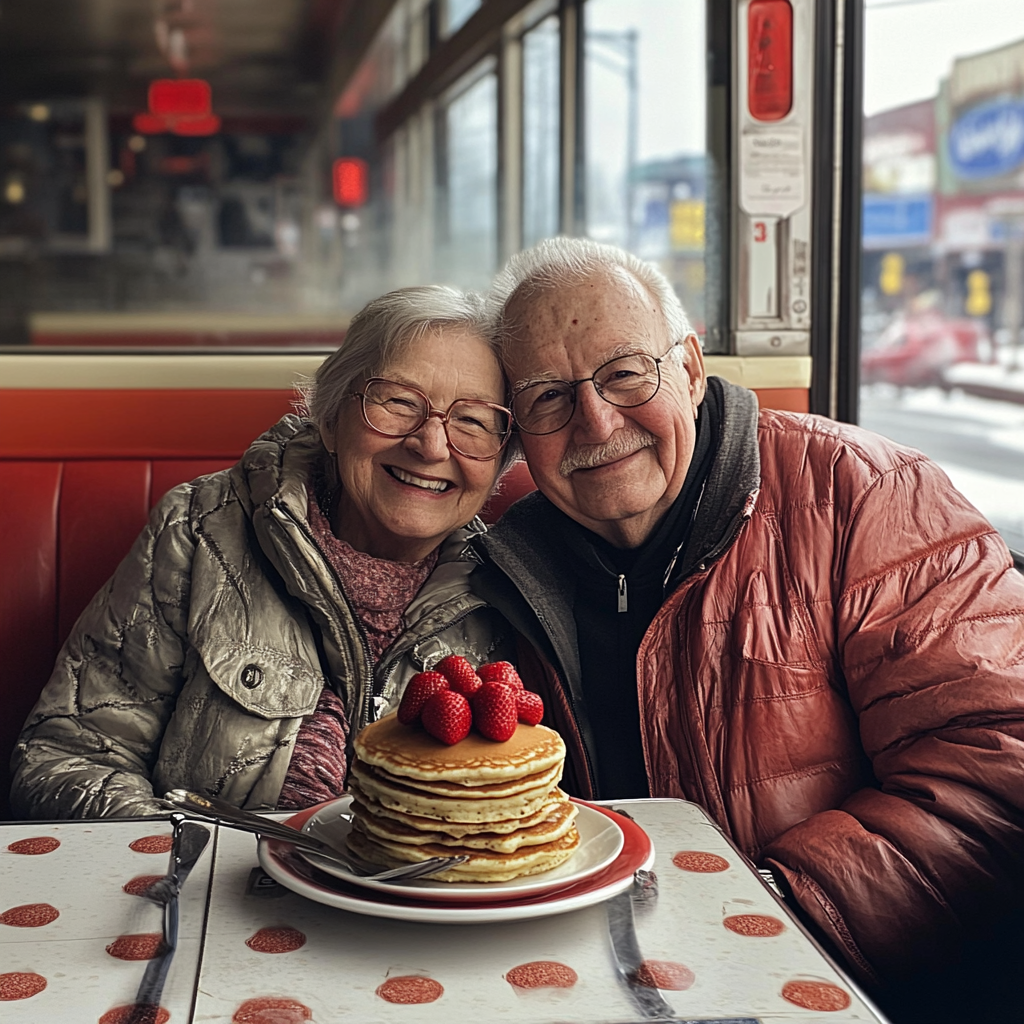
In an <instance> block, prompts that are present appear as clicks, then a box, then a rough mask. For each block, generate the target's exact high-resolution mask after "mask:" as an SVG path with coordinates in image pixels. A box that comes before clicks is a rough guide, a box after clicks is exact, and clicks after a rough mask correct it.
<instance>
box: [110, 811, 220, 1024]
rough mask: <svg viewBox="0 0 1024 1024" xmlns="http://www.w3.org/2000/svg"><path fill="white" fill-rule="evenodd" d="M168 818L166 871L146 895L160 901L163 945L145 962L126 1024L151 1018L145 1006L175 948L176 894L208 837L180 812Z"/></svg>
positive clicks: (154, 1002)
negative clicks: (170, 826)
mask: <svg viewBox="0 0 1024 1024" xmlns="http://www.w3.org/2000/svg"><path fill="white" fill-rule="evenodd" d="M171 821H172V822H173V824H174V839H173V842H172V844H171V859H170V864H169V865H168V868H167V874H166V875H164V877H163V878H161V879H160V880H159V881H158V882H154V883H153V885H151V886H150V888H149V890H148V891H147V892H146V898H147V899H150V900H153V901H154V902H156V903H161V904H163V908H164V920H163V946H162V947H161V950H160V954H159V956H156V957H154V958H153V959H152V960H150V961H149V963H148V964H147V965H146V972H145V974H143V976H142V982H141V983H140V985H139V991H138V995H136V997H135V1007H134V1008H133V1009H134V1013H133V1015H132V1016H131V1017H130V1018H129V1021H128V1024H134V1022H135V1018H136V1017H138V1024H142V1022H143V1021H148V1020H149V1019H150V1018H149V1016H147V1015H146V1008H147V1007H157V1006H159V1005H160V997H161V995H162V994H163V990H164V983H165V982H166V981H167V972H168V971H169V970H170V966H171V960H172V959H173V958H174V951H175V950H176V949H177V948H178V895H179V893H180V892H181V887H182V886H183V885H184V884H185V879H187V878H188V876H189V873H190V872H191V871H192V868H194V867H195V865H196V862H197V861H198V860H199V858H200V857H201V856H202V855H203V851H204V850H205V849H206V846H207V843H209V841H210V830H209V829H208V828H207V827H206V826H205V825H200V824H199V823H198V822H196V821H188V820H186V818H185V815H183V814H172V815H171Z"/></svg>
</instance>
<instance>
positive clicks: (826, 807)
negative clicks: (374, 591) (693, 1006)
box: [521, 412, 1024, 979]
mask: <svg viewBox="0 0 1024 1024" xmlns="http://www.w3.org/2000/svg"><path fill="white" fill-rule="evenodd" d="M758 448H759V450H760V475H761V490H760V494H759V495H758V497H757V501H756V503H751V504H752V505H753V507H752V509H750V510H749V516H750V517H749V521H748V522H747V523H746V524H745V525H744V526H743V527H742V528H741V529H740V530H739V531H738V533H737V534H736V535H735V537H734V539H733V540H732V543H731V544H730V546H729V547H728V548H727V549H726V550H725V551H724V553H722V554H721V556H720V557H718V558H717V560H715V561H711V560H708V562H707V564H706V565H702V566H700V567H699V568H698V571H696V572H694V573H693V574H691V575H689V576H688V577H687V578H686V579H685V580H683V582H682V583H681V584H680V585H679V586H678V587H677V588H676V589H675V590H674V591H673V593H672V594H671V595H670V596H669V598H668V599H667V601H666V603H665V604H664V605H663V606H662V608H661V610H660V611H659V613H658V615H657V616H656V618H655V620H654V621H653V623H652V624H651V626H650V628H649V630H648V632H647V634H646V636H645V637H644V640H643V643H642V645H641V648H640V651H639V655H638V662H637V665H638V673H637V674H638V688H639V700H640V707H641V709H643V710H642V714H641V719H642V731H643V742H644V749H645V755H646V759H647V768H648V776H649V780H650V788H651V795H652V796H659V797H681V798H684V799H688V800H693V801H696V802H697V803H699V804H700V805H702V806H703V807H704V808H706V809H707V810H708V812H709V813H710V814H711V815H712V816H713V817H714V818H715V819H716V820H717V821H718V822H719V824H720V825H721V826H722V827H723V828H724V829H725V830H726V831H727V832H728V833H729V834H730V835H731V836H732V837H733V839H734V840H735V842H736V843H737V844H738V845H739V847H740V848H741V849H742V850H743V851H744V852H745V853H746V854H747V855H748V856H749V857H750V858H751V859H752V860H754V861H755V862H758V863H761V864H763V865H765V866H768V867H770V868H772V869H773V870H774V871H775V872H776V873H777V874H778V875H781V876H782V877H783V878H784V879H785V881H786V882H787V883H788V885H789V887H790V889H791V891H792V894H793V896H794V897H795V898H796V900H797V901H798V902H799V904H800V906H801V908H802V909H803V910H804V912H806V914H807V915H809V916H810V917H811V918H812V919H813V920H814V921H815V922H816V923H817V924H818V926H819V927H820V928H821V929H822V931H823V932H824V933H825V934H826V935H828V936H829V937H831V939H832V940H833V941H834V943H835V945H836V946H837V947H838V948H839V949H840V950H842V951H843V952H845V954H846V955H847V957H848V958H849V960H850V962H851V964H852V965H855V966H856V967H859V968H860V969H861V973H862V976H863V977H865V978H867V979H872V978H877V977H878V975H884V976H885V977H887V978H889V979H893V978H897V977H900V976H901V975H904V974H906V973H909V972H910V971H912V970H914V969H916V968H917V967H919V966H920V965H921V964H923V963H928V962H929V960H930V959H931V958H932V956H933V955H936V956H938V957H940V958H941V956H942V955H948V954H949V953H950V951H951V950H952V949H953V948H955V946H956V942H957V939H958V937H959V936H960V935H961V934H962V933H963V932H964V930H965V929H970V928H971V927H972V926H977V925H978V924H979V923H981V922H984V920H985V919H986V918H987V917H988V916H989V915H991V914H992V913H993V912H994V910H995V909H997V908H999V907H1001V906H1003V905H1005V903H1006V901H1007V900H1009V899H1012V898H1018V897H1019V895H1020V892H1021V877H1022V875H1024V577H1022V576H1021V575H1020V574H1019V573H1017V572H1016V571H1015V570H1014V569H1013V565H1012V562H1011V559H1010V556H1009V553H1008V552H1007V549H1006V546H1005V545H1004V544H1003V542H1002V540H1001V539H1000V537H999V536H998V534H997V533H996V532H995V531H994V530H993V528H992V527H991V526H990V525H989V524H988V523H987V522H986V521H985V520H984V519H983V518H982V516H981V515H980V514H979V513H978V512H977V511H976V510H975V509H974V508H973V507H972V506H971V505H970V504H969V503H968V502H967V501H966V500H965V499H964V498H963V497H962V496H961V495H960V494H958V493H957V492H956V491H955V490H954V489H953V488H952V487H951V486H950V484H949V481H948V480H947V478H946V477H945V475H944V474H943V473H942V472H941V471H940V470H939V469H938V467H937V466H935V465H934V464H933V463H931V462H929V461H928V460H927V459H926V458H925V457H924V456H923V455H921V454H920V453H919V452H916V451H913V450H911V449H906V448H900V447H897V446H895V445H893V444H891V443H890V442H887V441H885V440H884V439H882V438H880V437H877V436H875V435H872V434H870V433H868V432H866V431H862V430H858V429H857V428H851V427H846V426H843V425H840V424H836V423H832V422H830V421H827V420H818V419H815V418H812V417H800V416H794V415H789V414H785V413H774V412H761V413H760V417H759V425H758ZM524 658H525V661H526V664H524V665H522V666H521V668H522V669H523V670H524V671H525V672H526V673H528V674H532V673H534V672H536V670H538V669H541V670H542V671H541V676H542V677H546V683H544V684H542V686H541V687H539V688H542V690H543V691H544V692H545V696H546V697H547V698H548V700H549V711H550V713H551V718H552V722H551V724H552V725H554V726H555V727H556V728H558V729H559V730H560V731H562V733H563V735H565V737H566V740H567V744H568V746H569V749H570V754H571V756H572V757H573V758H574V766H573V772H572V775H573V778H574V779H575V780H576V781H577V783H579V782H580V781H583V783H584V784H583V785H582V787H580V788H583V789H585V788H586V785H585V780H586V777H587V771H586V767H585V764H582V763H581V761H582V760H585V753H584V747H585V745H584V743H583V742H582V738H581V736H580V732H579V730H578V729H577V728H576V725H575V719H574V716H573V714H572V711H571V701H570V699H569V698H568V697H567V696H566V693H565V688H564V686H560V685H559V684H558V681H557V677H556V675H555V673H554V671H553V670H552V669H551V667H550V666H549V665H543V666H542V665H540V664H538V661H537V659H536V656H535V655H534V656H532V657H531V656H530V655H528V654H525V652H524ZM531 661H532V662H533V664H532V666H531V664H529V662H531ZM533 678H537V677H536V675H534V676H533Z"/></svg>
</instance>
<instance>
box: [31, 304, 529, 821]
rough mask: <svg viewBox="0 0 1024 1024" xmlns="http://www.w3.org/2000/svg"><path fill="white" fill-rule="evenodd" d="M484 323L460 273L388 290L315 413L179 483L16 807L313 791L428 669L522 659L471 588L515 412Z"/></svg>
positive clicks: (68, 678)
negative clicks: (511, 655)
mask: <svg viewBox="0 0 1024 1024" xmlns="http://www.w3.org/2000/svg"><path fill="white" fill-rule="evenodd" d="M484 329H485V321H484V316H483V304H482V300H480V299H479V298H478V297H477V296H472V295H463V294H461V293H459V292H456V291H454V290H453V289H449V288H442V287H426V288H411V289H403V290H400V291H396V292H391V293H390V294H388V295H385V296H383V297H382V298H379V299H376V300H375V301H373V302H371V303H370V304H369V305H368V306H367V307H366V308H365V309H363V310H362V311H361V312H360V313H359V314H358V315H357V316H356V317H355V318H354V319H353V321H352V324H351V327H350V329H349V332H348V335H347V336H346V338H345V342H344V344H343V345H342V346H341V348H339V349H338V351H337V352H335V353H334V354H333V355H332V356H331V357H330V358H329V359H327V360H326V362H325V363H324V364H323V365H322V366H321V368H320V369H319V371H318V372H317V374H316V377H315V379H314V381H313V382H312V383H311V385H310V386H309V388H308V389H307V394H306V410H305V412H306V415H305V416H303V417H299V416H294V415H289V416H285V417H284V419H282V420H281V421H280V422H279V423H278V424H276V425H275V426H274V427H272V428H271V429H270V430H269V431H268V432H267V433H265V434H264V435H263V436H262V437H260V438H258V439H257V440H256V441H255V442H253V444H252V446H251V447H250V448H249V450H248V451H247V452H246V453H245V454H244V455H243V456H242V459H241V460H240V461H239V462H238V464H237V465H235V466H234V467H232V468H231V469H230V470H224V471H223V472H220V473H214V474H212V475H210V476H206V477H201V478H199V479H198V480H194V481H192V482H191V483H189V484H183V485H181V486H179V487H176V488H174V489H173V490H172V491H170V492H169V493H168V494H167V495H166V496H165V497H164V499H163V500H162V501H161V502H160V504H159V505H158V506H157V507H156V509H154V511H153V514H152V516H151V518H150V522H149V525H148V526H147V527H146V529H145V530H144V531H143V533H142V535H141V536H140V537H139V538H138V540H137V541H136V542H135V545H134V547H133V548H132V550H131V552H130V553H129V555H128V556H127V558H125V560H124V561H123V562H122V563H121V565H120V566H119V568H118V569H117V571H116V572H115V574H114V576H113V577H112V578H111V580H110V581H109V582H108V583H107V585H106V586H105V587H104V588H103V590H102V591H101V592H100V593H99V594H97V595H96V597H95V598H94V599H93V601H92V603H91V604H90V605H89V607H88V608H87V609H86V611H85V612H84V613H83V615H82V617H81V618H80V619H79V621H78V623H77V624H76V626H75V628H74V630H73V631H72V634H71V636H70V637H69V638H68V641H67V643H66V644H65V646H64V649H63V650H62V651H61V654H60V657H59V658H58V661H57V666H56V668H55V670H54V673H53V676H52V677H51V679H50V681H49V683H48V684H47V686H46V689H45V690H44V692H43V694H42V696H41V698H40V700H39V702H38V704H37V705H36V707H35V708H34V709H33V711H32V714H31V715H30V717H29V719H28V722H27V723H26V726H25V729H24V731H23V732H22V734H21V738H20V741H19V743H18V746H17V749H16V752H15V756H14V767H15V770H16V775H15V782H14V786H13V790H12V804H13V806H14V808H15V812H16V814H19V815H22V816H25V817H48V818H65V817H99V816H106V815H140V814H151V813H154V812H158V811H161V810H163V809H164V805H163V804H162V803H161V801H160V800H159V797H160V796H161V795H162V794H163V793H165V792H167V791H168V790H170V789H173V788H178V787H184V788H187V789H191V790H196V791H198V792H201V793H205V794H208V795H214V796H219V797H221V798H222V799H225V800H228V801H230V802H232V803H234V804H235V805H237V806H242V807H247V808H255V809H259V808H275V807H276V808H297V807H305V806H309V805H311V804H314V803H317V802H319V801H321V800H325V799H329V798H331V797H333V796H336V795H337V794H339V793H340V792H341V791H342V789H343V787H344V781H345V772H346V763H347V757H346V754H347V741H348V739H349V737H350V736H351V735H352V733H353V732H354V731H355V730H357V729H359V728H360V727H362V726H363V725H365V724H366V723H367V722H369V721H372V720H373V719H375V718H376V717H378V716H379V715H380V713H381V711H382V710H384V709H385V708H387V707H389V706H390V705H392V704H394V703H395V702H396V701H397V699H398V698H399V697H400V696H401V693H402V690H403V689H404V686H405V683H406V682H407V681H408V679H409V677H410V676H411V675H412V674H413V673H415V672H417V671H420V670H421V669H422V668H423V667H425V666H430V665H433V664H434V663H436V662H437V661H438V660H439V659H440V658H441V657H443V656H444V655H446V654H449V653H458V654H464V655H466V656H467V657H468V658H470V659H471V660H472V661H474V662H480V661H485V660H489V659H493V658H498V657H502V656H504V653H505V652H504V651H503V650H502V644H503V633H502V620H500V619H499V618H498V617H497V616H496V615H495V613H493V612H491V611H490V609H488V608H486V607H484V606H483V604H482V602H481V601H480V600H479V599H477V598H474V597H473V596H472V595H471V594H470V592H469V588H468V585H467V577H468V574H469V571H470V569H471V568H472V566H473V564H474V563H473V562H471V561H470V560H469V558H468V556H467V554H466V548H467V543H468V540H469V539H470V538H471V537H472V536H474V535H475V534H477V533H479V532H481V531H482V530H483V525H482V523H481V522H480V521H479V519H477V518H476V516H477V513H478V512H479V511H480V510H481V508H482V507H483V505H484V502H485V501H486V500H487V498H488V496H489V495H490V494H491V492H492V490H493V489H494V486H495V483H496V481H497V479H498V476H499V474H500V472H501V470H502V468H503V464H504V462H506V461H507V460H508V456H507V455H505V454H503V452H505V451H506V450H507V447H506V445H507V441H508V437H509V430H510V414H509V412H508V410H507V409H506V408H505V407H504V405H503V403H504V401H505V384H504V380H503V378H502V374H501V371H500V369H499V366H498V362H497V360H496V358H495V356H494V353H493V351H492V349H491V346H490V344H489V343H488V342H487V341H486V340H485V334H484ZM510 640H511V638H509V642H510Z"/></svg>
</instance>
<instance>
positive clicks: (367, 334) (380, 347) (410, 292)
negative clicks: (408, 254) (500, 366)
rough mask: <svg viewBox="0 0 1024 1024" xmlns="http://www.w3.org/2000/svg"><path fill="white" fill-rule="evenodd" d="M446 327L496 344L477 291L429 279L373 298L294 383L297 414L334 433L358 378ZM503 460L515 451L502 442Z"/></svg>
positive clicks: (369, 374)
mask: <svg viewBox="0 0 1024 1024" xmlns="http://www.w3.org/2000/svg"><path fill="white" fill-rule="evenodd" d="M448 328H462V329H464V330H466V331H468V332H470V333H472V334H476V335H479V336H480V338H481V339H483V340H484V341H486V342H488V343H489V344H490V345H491V346H492V348H496V344H495V342H494V340H493V331H492V330H491V323H490V318H489V316H488V313H487V308H486V304H485V302H484V299H483V297H482V296H480V295H478V294H476V292H461V291H459V290H458V289H455V288H449V287H448V286H446V285H436V284H431V285H420V286H417V287H412V288H398V289H396V290H395V291H391V292H388V293H387V294H385V295H381V296H380V297H379V298H376V299H373V300H372V301H371V302H368V303H367V304H366V305H365V306H364V307H363V308H362V309H361V310H360V311H359V312H358V313H356V315H355V316H354V317H353V318H352V322H351V323H350V324H349V327H348V331H347V332H346V333H345V339H344V341H343V342H342V343H341V345H340V346H339V347H338V348H337V349H336V350H335V351H334V352H333V353H332V354H331V355H330V356H328V357H327V359H325V360H324V362H323V363H321V364H320V366H319V367H318V369H317V371H316V373H315V374H314V375H313V376H312V377H306V378H303V379H302V380H300V381H298V382H297V384H296V388H297V390H298V391H299V394H300V395H301V401H300V402H299V403H298V410H299V412H300V414H301V415H303V416H305V417H306V418H307V419H309V420H311V421H312V422H313V423H314V424H315V425H316V427H317V428H318V429H319V430H320V431H321V433H326V434H331V433H333V431H334V429H335V427H336V426H337V422H338V415H339V413H340V412H341V407H342V403H343V402H344V401H345V400H346V399H347V398H348V396H349V395H351V394H352V392H353V391H354V390H355V389H356V388H357V386H358V385H359V384H360V383H361V382H362V381H364V380H366V379H367V378H368V377H378V376H381V375H382V374H384V373H385V372H386V371H387V368H388V367H389V366H390V365H391V364H392V363H393V362H394V361H395V359H396V358H398V356H399V355H401V353H402V352H404V351H405V350H406V349H407V348H408V346H409V345H410V344H412V343H413V342H414V341H417V340H418V339H420V338H422V337H424V336H425V335H427V334H429V333H431V332H437V331H441V330H445V329H448ZM495 356H496V357H497V352H496V351H495ZM506 400H507V399H506ZM501 460H502V461H501V471H502V472H504V471H505V470H506V469H507V468H508V467H509V466H510V465H511V463H512V462H513V461H514V460H515V454H514V453H513V452H511V451H509V450H508V447H506V449H505V450H504V451H503V452H502V455H501Z"/></svg>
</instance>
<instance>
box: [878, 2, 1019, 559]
mask: <svg viewBox="0 0 1024 1024" xmlns="http://www.w3.org/2000/svg"><path fill="white" fill-rule="evenodd" d="M925 11H926V12H927V13H925ZM925 20H927V32H928V45H927V46H908V45H907V40H908V39H913V38H915V37H916V36H920V33H921V29H922V25H923V24H924V23H925ZM1022 83H1024V7H1022V6H1021V5H1020V4H1019V3H1018V2H1016V0H947V2H945V3H942V4H938V3H936V4H929V5H927V7H926V8H925V7H921V6H916V5H908V4H902V5H899V4H893V3H891V2H889V3H885V2H881V0H869V3H868V5H867V7H866V11H865V74H864V108H865V109H864V113H865V120H864V147H863V183H864V200H863V202H864V206H863V239H862V245H863V249H862V275H861V282H862V303H861V310H862V324H861V327H862V331H861V339H862V351H861V392H860V422H861V423H862V424H863V425H864V426H866V427H869V428H870V429H872V430H877V431H879V432H880V433H882V434H885V435H887V436H889V437H891V438H893V439H894V440H896V441H899V442H901V443H904V444H908V445H911V446H912V447H915V448H919V449H920V450H922V451H924V452H925V453H926V454H927V455H929V456H931V457H932V458H933V459H935V460H936V461H937V462H938V463H939V465H941V466H942V468H943V469H944V470H945V471H946V473H947V474H948V475H949V477H950V479H951V480H952V481H953V484H954V485H955V486H956V487H957V488H958V489H959V490H960V491H962V492H963V494H965V495H966V496H967V498H968V499H969V500H970V501H972V502H973V503H974V504H975V505H976V506H977V507H978V508H979V509H980V510H981V511H982V512H983V513H984V514H985V515H986V516H987V517H988V518H989V519H990V520H991V522H992V523H993V524H994V525H995V526H996V527H997V528H998V529H999V530H1000V531H1001V532H1002V534H1003V536H1004V537H1005V538H1006V540H1007V542H1008V543H1009V545H1010V547H1012V548H1014V549H1016V550H1018V551H1024V335H1022V325H1024V85H1022Z"/></svg>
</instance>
